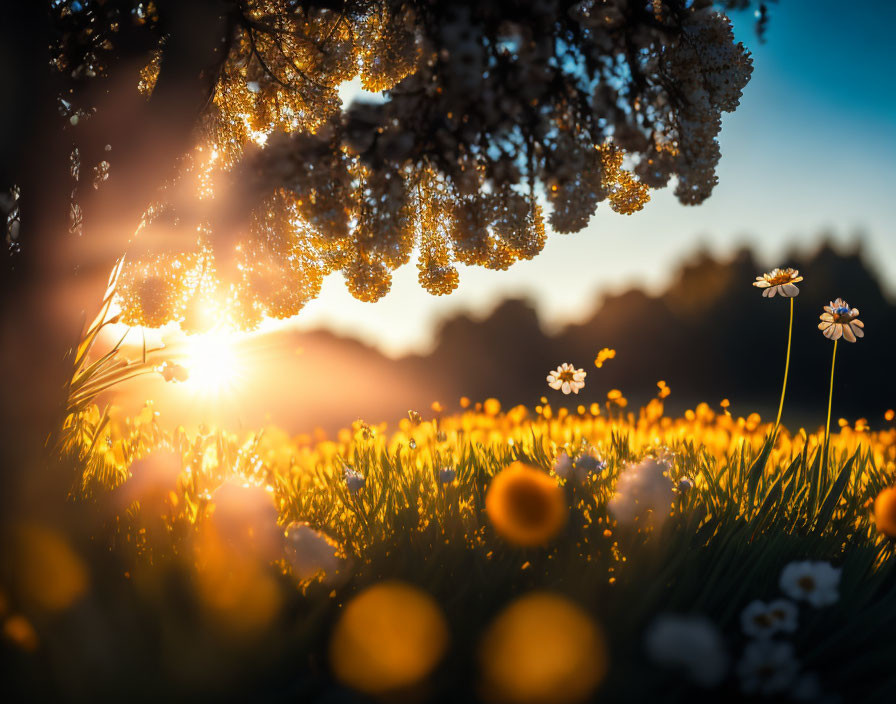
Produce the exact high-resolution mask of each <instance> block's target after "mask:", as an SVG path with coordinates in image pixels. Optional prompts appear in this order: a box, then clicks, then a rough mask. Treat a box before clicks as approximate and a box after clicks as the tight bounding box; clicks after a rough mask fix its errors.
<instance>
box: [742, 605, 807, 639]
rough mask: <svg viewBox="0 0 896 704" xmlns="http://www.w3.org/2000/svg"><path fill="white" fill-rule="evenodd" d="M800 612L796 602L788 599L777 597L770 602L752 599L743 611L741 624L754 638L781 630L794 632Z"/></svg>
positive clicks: (747, 633) (746, 632) (763, 636)
mask: <svg viewBox="0 0 896 704" xmlns="http://www.w3.org/2000/svg"><path fill="white" fill-rule="evenodd" d="M798 613H799V610H798V609H797V606H796V604H794V603H793V602H792V601H788V600H787V599H776V600H775V601H773V602H771V603H769V604H766V603H765V602H764V601H758V600H757V601H752V602H750V603H749V604H747V606H746V608H745V609H744V610H743V611H742V612H741V614H740V625H741V628H743V631H744V633H745V634H746V635H748V636H752V637H753V638H765V637H768V636H771V635H774V634H775V633H778V632H779V631H783V632H786V633H793V631H795V630H796V625H797V624H796V619H797V614H798Z"/></svg>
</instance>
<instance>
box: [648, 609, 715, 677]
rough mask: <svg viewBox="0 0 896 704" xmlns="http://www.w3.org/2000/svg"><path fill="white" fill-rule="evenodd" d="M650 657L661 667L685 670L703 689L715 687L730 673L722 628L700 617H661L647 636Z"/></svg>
mask: <svg viewBox="0 0 896 704" xmlns="http://www.w3.org/2000/svg"><path fill="white" fill-rule="evenodd" d="M645 647H646V650H647V655H648V656H649V657H650V659H651V660H652V661H653V662H655V663H656V664H658V665H661V666H664V667H670V668H675V669H679V670H683V671H684V673H685V674H686V675H687V677H688V678H689V679H690V680H691V681H693V682H694V683H696V684H698V685H699V686H701V687H714V686H716V685H718V684H720V683H721V682H722V680H723V679H725V675H726V674H727V672H728V654H727V652H726V650H725V642H724V640H723V639H722V634H721V633H720V632H719V629H718V628H716V626H715V625H714V624H713V623H712V622H711V621H709V620H708V619H706V618H704V617H701V616H674V615H664V616H659V617H658V618H657V619H656V620H655V621H654V622H653V623H652V624H651V625H650V627H649V628H648V630H647V634H646V637H645Z"/></svg>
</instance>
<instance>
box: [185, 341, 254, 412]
mask: <svg viewBox="0 0 896 704" xmlns="http://www.w3.org/2000/svg"><path fill="white" fill-rule="evenodd" d="M234 339H235V338H234V337H233V336H232V335H228V334H226V333H224V332H219V331H213V332H209V333H204V334H201V335H192V336H189V337H188V338H187V340H186V342H185V343H184V356H183V365H184V367H186V369H187V372H188V373H189V377H188V378H187V380H186V382H185V386H186V387H188V388H190V389H191V390H192V391H194V392H195V393H197V394H202V395H206V396H210V395H221V394H224V393H227V392H232V391H233V390H234V389H236V387H237V386H238V385H239V380H240V377H241V375H242V370H241V362H240V359H239V355H238V354H237V352H236V349H235V346H234Z"/></svg>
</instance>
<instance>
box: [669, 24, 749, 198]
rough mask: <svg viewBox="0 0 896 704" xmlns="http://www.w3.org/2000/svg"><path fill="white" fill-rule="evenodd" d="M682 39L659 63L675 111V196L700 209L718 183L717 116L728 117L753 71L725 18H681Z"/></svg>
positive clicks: (718, 125) (746, 55) (746, 52)
mask: <svg viewBox="0 0 896 704" xmlns="http://www.w3.org/2000/svg"><path fill="white" fill-rule="evenodd" d="M682 29H683V35H682V37H681V38H680V39H679V40H678V41H677V42H676V43H675V45H674V46H673V47H672V48H671V50H670V51H668V52H667V53H666V54H665V55H664V57H663V61H662V63H663V65H664V67H665V73H666V75H668V76H669V77H670V85H669V86H668V87H669V92H670V95H671V96H673V98H672V102H673V104H674V105H675V107H677V120H676V122H677V129H676V131H677V135H676V139H675V141H676V142H677V155H676V157H675V159H674V168H675V171H676V173H677V174H678V186H677V188H676V190H675V195H676V196H678V198H679V200H681V201H682V202H683V203H686V204H697V203H702V202H703V201H704V200H706V199H707V198H708V197H709V195H710V193H712V189H713V188H714V187H715V185H716V183H717V182H718V178H717V177H716V166H717V165H718V163H719V158H720V156H721V152H720V151H719V143H718V141H717V139H716V138H717V137H718V134H719V131H720V130H721V128H722V113H723V112H731V111H733V110H734V109H735V108H736V107H737V105H738V103H739V102H740V97H741V91H742V90H743V88H744V86H746V84H747V82H748V81H749V80H750V74H751V73H752V71H753V65H752V60H751V58H750V54H749V52H748V51H747V50H746V49H745V48H744V46H743V45H742V44H739V43H738V44H735V42H734V34H733V32H732V31H731V24H730V22H729V20H728V18H727V17H725V16H724V15H722V14H719V13H717V12H714V11H713V10H712V9H710V8H703V9H699V10H696V11H694V12H692V13H690V14H688V15H687V19H686V20H685V21H684V23H683V24H682Z"/></svg>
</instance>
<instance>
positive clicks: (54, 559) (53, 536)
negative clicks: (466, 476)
mask: <svg viewBox="0 0 896 704" xmlns="http://www.w3.org/2000/svg"><path fill="white" fill-rule="evenodd" d="M12 557H13V560H12V564H13V565H14V569H15V572H14V574H15V579H16V581H17V587H18V592H19V596H20V598H21V599H22V600H23V601H24V602H25V603H27V604H28V605H29V606H31V607H34V608H37V609H40V610H44V611H50V612H55V611H62V610H63V609H66V608H68V607H69V606H71V605H72V604H74V603H75V602H76V601H77V600H78V599H80V598H81V597H82V596H83V595H84V594H85V593H86V591H87V588H88V585H89V574H88V572H87V568H86V567H85V565H84V562H83V561H82V560H81V558H80V557H78V555H77V554H76V553H75V551H74V550H72V548H71V546H70V545H69V543H68V541H67V540H66V539H65V538H63V537H62V536H61V535H60V534H59V533H57V532H56V531H55V530H53V529H51V528H49V527H47V526H44V525H41V524H38V523H25V524H22V525H20V526H19V527H18V529H17V530H16V531H15V543H14V551H13V556H12Z"/></svg>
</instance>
